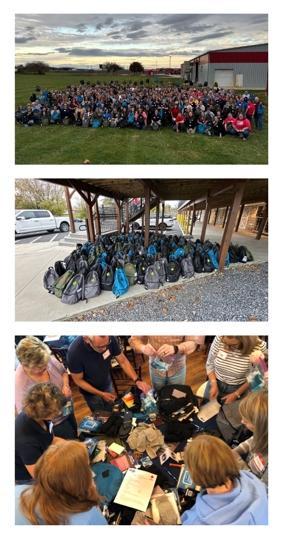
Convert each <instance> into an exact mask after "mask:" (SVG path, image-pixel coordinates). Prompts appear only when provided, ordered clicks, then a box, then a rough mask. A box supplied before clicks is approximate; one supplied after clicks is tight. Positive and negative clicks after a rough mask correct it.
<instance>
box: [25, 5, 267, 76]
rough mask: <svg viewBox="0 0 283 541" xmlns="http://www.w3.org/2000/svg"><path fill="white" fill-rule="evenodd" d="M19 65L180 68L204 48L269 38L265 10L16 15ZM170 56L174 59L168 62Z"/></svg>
mask: <svg viewBox="0 0 283 541" xmlns="http://www.w3.org/2000/svg"><path fill="white" fill-rule="evenodd" d="M15 41H16V49H15V51H16V58H15V62H16V64H25V63H27V62H30V61H33V60H41V61H43V62H46V63H48V64H49V65H50V66H72V67H78V66H80V67H82V68H86V67H93V68H97V67H98V65H99V64H103V63H105V62H108V61H110V62H112V61H114V62H117V63H118V64H120V65H121V66H123V67H128V66H129V64H130V63H131V62H133V61H135V60H137V61H139V62H142V64H143V65H144V67H145V68H147V67H152V68H156V67H157V68H160V67H169V65H170V61H171V67H180V65H181V63H182V62H183V61H184V60H189V59H191V58H194V57H195V56H198V55H199V54H202V53H205V52H206V51H210V50H216V49H222V48H229V47H235V46H245V45H256V44H259V43H266V42H267V41H268V16H267V15H266V14H250V15H249V14H245V15H240V14H236V15H233V14H226V15H219V14H213V15H205V14H196V13H194V14H177V15H176V14H165V15H162V14H159V15H155V14H148V15H146V14H133V15H128V14H127V15H125V14H116V15H115V14H114V15H110V14H106V15H103V14H99V15H93V14H92V15H87V14H71V15H66V14H38V15H31V14H24V15H20V14H19V15H16V36H15ZM170 57H171V60H170Z"/></svg>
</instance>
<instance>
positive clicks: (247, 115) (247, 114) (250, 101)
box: [246, 99, 255, 122]
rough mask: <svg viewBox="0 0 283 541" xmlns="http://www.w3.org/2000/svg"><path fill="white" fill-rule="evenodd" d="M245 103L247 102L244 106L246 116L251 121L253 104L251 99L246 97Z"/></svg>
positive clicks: (253, 111) (253, 109)
mask: <svg viewBox="0 0 283 541" xmlns="http://www.w3.org/2000/svg"><path fill="white" fill-rule="evenodd" d="M247 103H248V106H247V108H246V117H247V119H248V120H249V121H250V122H251V120H252V118H253V117H254V114H255V106H254V104H253V103H252V100H251V99H248V101H247Z"/></svg>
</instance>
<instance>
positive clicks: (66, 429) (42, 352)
mask: <svg viewBox="0 0 283 541" xmlns="http://www.w3.org/2000/svg"><path fill="white" fill-rule="evenodd" d="M16 356H17V358H18V360H19V361H20V364H19V366H18V367H17V370H16V373H15V405H16V408H17V412H18V413H21V411H22V399H23V396H24V395H25V393H26V392H27V391H28V390H29V389H30V388H31V387H32V386H33V385H34V384H35V383H45V382H49V381H50V382H51V383H53V384H54V385H56V387H58V389H59V390H60V391H61V392H62V393H63V395H64V396H65V397H66V398H67V400H68V407H66V408H63V411H61V412H60V413H58V414H57V415H56V416H55V417H54V419H53V426H54V434H55V436H59V437H60V438H64V439H67V440H74V439H76V438H77V437H78V435H77V422H76V418H75V415H74V413H73V411H72V410H73V406H72V401H71V397H72V391H71V389H70V386H69V375H68V372H67V370H66V368H65V366H64V365H63V364H62V363H60V362H59V361H57V359H55V358H54V357H52V356H51V351H50V349H49V347H48V346H47V344H45V343H44V342H42V341H41V340H40V339H39V338H37V337H36V336H26V337H25V338H23V339H22V340H21V341H20V342H19V344H18V346H17V349H16Z"/></svg>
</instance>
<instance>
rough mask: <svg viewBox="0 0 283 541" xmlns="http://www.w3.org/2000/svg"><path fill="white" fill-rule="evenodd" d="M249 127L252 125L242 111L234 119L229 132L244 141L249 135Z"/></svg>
mask: <svg viewBox="0 0 283 541" xmlns="http://www.w3.org/2000/svg"><path fill="white" fill-rule="evenodd" d="M251 129H252V127H251V123H250V121H249V120H248V119H247V118H245V116H244V115H243V113H239V114H238V117H237V118H235V119H234V122H233V128H232V130H231V134H232V135H237V136H238V137H239V138H240V139H243V141H246V139H247V138H248V137H249V134H250V132H251Z"/></svg>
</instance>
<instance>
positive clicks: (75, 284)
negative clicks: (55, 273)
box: [61, 272, 85, 304]
mask: <svg viewBox="0 0 283 541" xmlns="http://www.w3.org/2000/svg"><path fill="white" fill-rule="evenodd" d="M84 281H85V277H84V275H83V274H82V273H81V272H79V273H78V274H75V275H74V276H73V277H72V278H71V280H69V282H68V284H67V285H66V287H65V289H64V291H63V294H62V297H61V301H62V302H64V303H65V304H76V302H78V301H80V300H83V299H84Z"/></svg>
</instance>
